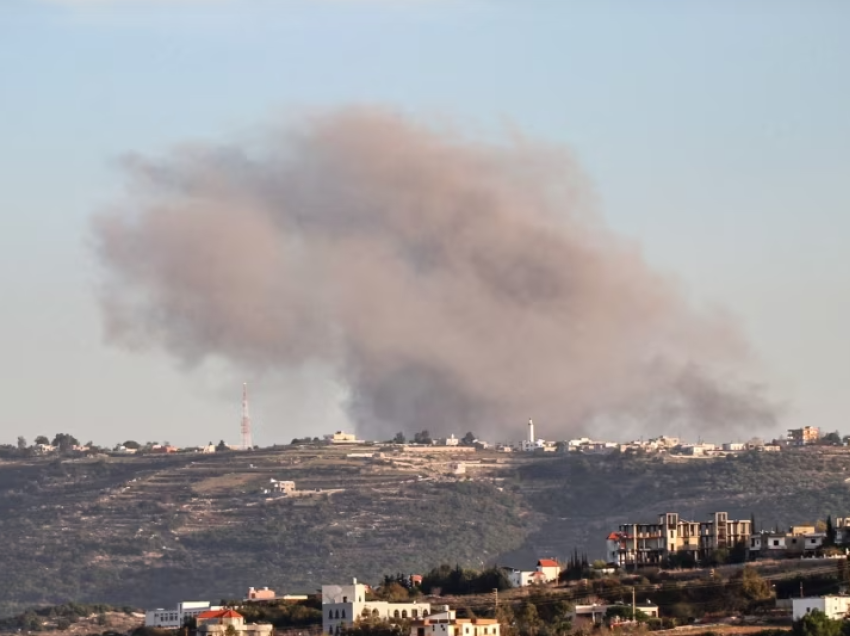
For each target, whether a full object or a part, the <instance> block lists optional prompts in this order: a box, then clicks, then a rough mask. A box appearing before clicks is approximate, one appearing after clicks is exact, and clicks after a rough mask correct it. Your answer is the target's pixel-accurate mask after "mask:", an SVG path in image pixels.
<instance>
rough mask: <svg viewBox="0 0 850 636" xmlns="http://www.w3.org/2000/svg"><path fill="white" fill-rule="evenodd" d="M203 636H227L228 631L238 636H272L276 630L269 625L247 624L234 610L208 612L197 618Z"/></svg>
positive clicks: (199, 632) (199, 630) (199, 631)
mask: <svg viewBox="0 0 850 636" xmlns="http://www.w3.org/2000/svg"><path fill="white" fill-rule="evenodd" d="M196 620H197V626H198V634H200V635H201V636H226V634H227V633H228V631H230V632H233V633H235V634H237V636H271V634H272V630H273V629H274V628H273V627H272V625H271V624H269V623H255V624H252V625H246V624H245V617H244V616H242V614H240V613H239V612H237V611H235V610H232V609H220V610H207V611H206V612H201V613H200V614H198V616H197V617H196Z"/></svg>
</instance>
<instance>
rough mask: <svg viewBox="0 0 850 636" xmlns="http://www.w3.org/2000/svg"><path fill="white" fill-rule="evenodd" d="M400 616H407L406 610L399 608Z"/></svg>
mask: <svg viewBox="0 0 850 636" xmlns="http://www.w3.org/2000/svg"><path fill="white" fill-rule="evenodd" d="M401 617H402V618H407V610H401Z"/></svg>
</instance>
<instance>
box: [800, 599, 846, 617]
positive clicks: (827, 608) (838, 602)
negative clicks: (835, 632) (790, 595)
mask: <svg viewBox="0 0 850 636" xmlns="http://www.w3.org/2000/svg"><path fill="white" fill-rule="evenodd" d="M791 608H792V609H791V613H792V614H793V616H794V620H795V621H796V620H799V619H800V618H802V617H803V616H805V615H806V614H809V613H811V612H813V611H814V610H820V611H821V612H823V613H824V614H826V615H827V617H828V618H832V619H842V618H847V617H848V615H850V596H837V595H834V594H830V595H828V596H814V597H809V598H794V599H791Z"/></svg>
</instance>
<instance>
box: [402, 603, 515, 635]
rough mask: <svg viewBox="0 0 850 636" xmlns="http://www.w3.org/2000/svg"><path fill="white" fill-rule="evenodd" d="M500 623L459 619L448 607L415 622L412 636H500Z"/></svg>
mask: <svg viewBox="0 0 850 636" xmlns="http://www.w3.org/2000/svg"><path fill="white" fill-rule="evenodd" d="M500 632H501V628H500V625H499V621H497V620H496V619H494V618H457V614H456V613H455V611H454V610H450V609H449V606H448V605H446V606H445V607H444V608H443V611H442V612H440V613H434V614H432V615H431V616H429V617H428V618H424V619H421V620H418V621H414V622H413V623H411V625H410V636H500Z"/></svg>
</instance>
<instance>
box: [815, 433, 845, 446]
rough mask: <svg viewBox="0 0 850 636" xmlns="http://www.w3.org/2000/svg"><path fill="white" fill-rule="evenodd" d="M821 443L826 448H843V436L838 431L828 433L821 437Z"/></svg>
mask: <svg viewBox="0 0 850 636" xmlns="http://www.w3.org/2000/svg"><path fill="white" fill-rule="evenodd" d="M820 443H821V444H823V445H825V446H841V435H839V434H838V431H833V432H832V433H827V434H826V435H824V436H823V437H821V439H820Z"/></svg>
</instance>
